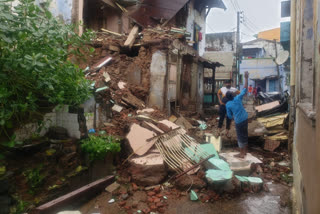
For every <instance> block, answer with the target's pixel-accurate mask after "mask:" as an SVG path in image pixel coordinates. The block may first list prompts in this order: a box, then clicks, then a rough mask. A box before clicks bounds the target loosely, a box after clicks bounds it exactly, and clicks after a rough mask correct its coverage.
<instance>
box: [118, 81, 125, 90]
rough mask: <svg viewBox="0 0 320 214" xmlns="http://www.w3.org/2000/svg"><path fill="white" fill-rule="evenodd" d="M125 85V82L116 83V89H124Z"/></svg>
mask: <svg viewBox="0 0 320 214" xmlns="http://www.w3.org/2000/svg"><path fill="white" fill-rule="evenodd" d="M126 85H127V83H125V82H122V81H120V82H119V83H118V87H119V88H120V89H121V90H122V89H125V88H126V87H125V86H126Z"/></svg>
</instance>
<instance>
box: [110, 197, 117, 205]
mask: <svg viewBox="0 0 320 214" xmlns="http://www.w3.org/2000/svg"><path fill="white" fill-rule="evenodd" d="M114 202H116V200H114V199H113V198H112V199H110V200H109V201H108V203H109V204H113V203H114Z"/></svg>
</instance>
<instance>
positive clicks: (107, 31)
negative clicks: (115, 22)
mask: <svg viewBox="0 0 320 214" xmlns="http://www.w3.org/2000/svg"><path fill="white" fill-rule="evenodd" d="M101 30H102V31H103V32H106V33H110V34H112V35H115V36H122V34H120V33H116V32H113V31H110V30H106V29H104V28H101Z"/></svg>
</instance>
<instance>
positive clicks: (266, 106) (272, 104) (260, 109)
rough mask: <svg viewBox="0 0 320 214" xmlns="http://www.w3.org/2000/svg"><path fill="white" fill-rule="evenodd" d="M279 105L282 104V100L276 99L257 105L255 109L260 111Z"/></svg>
mask: <svg viewBox="0 0 320 214" xmlns="http://www.w3.org/2000/svg"><path fill="white" fill-rule="evenodd" d="M278 105H280V102H279V101H274V102H271V103H267V104H264V105H260V106H256V107H255V109H256V110H257V111H258V112H261V111H265V110H269V109H273V108H274V107H276V106H278Z"/></svg>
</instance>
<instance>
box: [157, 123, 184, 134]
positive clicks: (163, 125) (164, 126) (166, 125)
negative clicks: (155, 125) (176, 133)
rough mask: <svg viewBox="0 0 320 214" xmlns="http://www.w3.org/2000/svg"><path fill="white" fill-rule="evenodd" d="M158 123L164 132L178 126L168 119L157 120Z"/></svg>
mask: <svg viewBox="0 0 320 214" xmlns="http://www.w3.org/2000/svg"><path fill="white" fill-rule="evenodd" d="M159 124H160V126H161V128H160V129H162V130H163V131H164V132H168V131H170V130H173V129H177V128H179V126H178V125H176V124H174V123H173V122H170V121H169V120H161V121H159Z"/></svg>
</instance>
